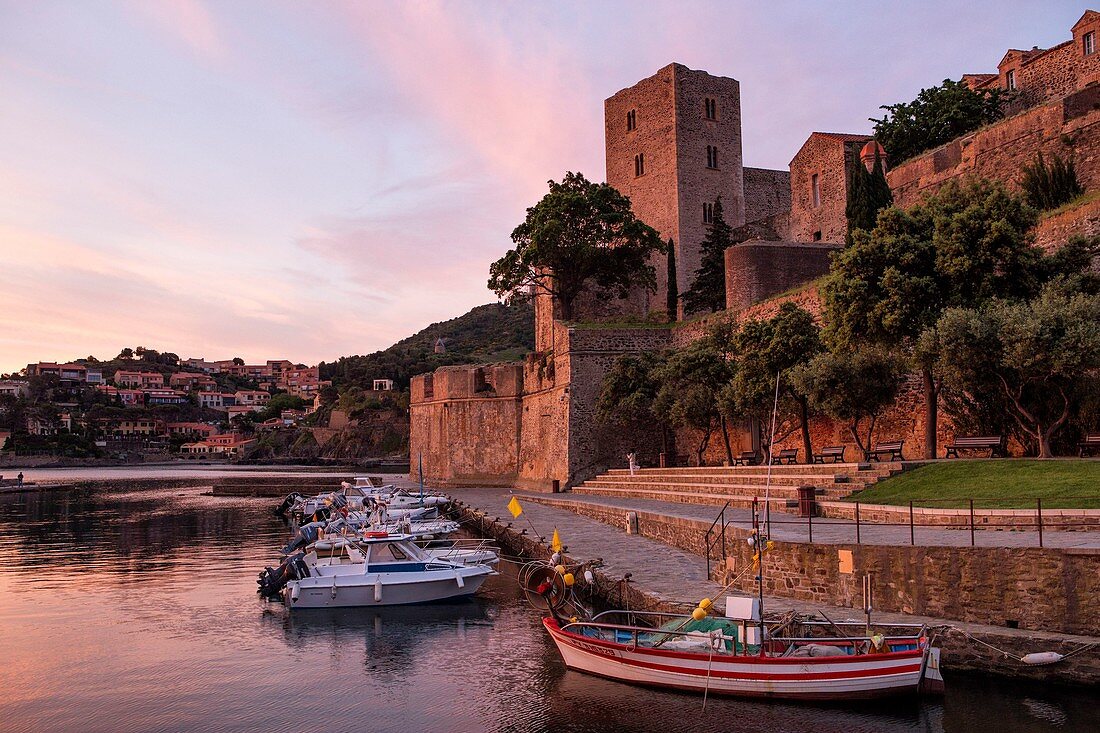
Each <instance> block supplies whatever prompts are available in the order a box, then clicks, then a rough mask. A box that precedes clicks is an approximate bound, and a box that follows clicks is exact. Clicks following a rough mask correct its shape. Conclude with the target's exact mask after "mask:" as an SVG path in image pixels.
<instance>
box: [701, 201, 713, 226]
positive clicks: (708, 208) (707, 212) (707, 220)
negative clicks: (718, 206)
mask: <svg viewBox="0 0 1100 733" xmlns="http://www.w3.org/2000/svg"><path fill="white" fill-rule="evenodd" d="M703 223H704V224H713V223H714V204H712V203H709V202H708V203H704V204H703Z"/></svg>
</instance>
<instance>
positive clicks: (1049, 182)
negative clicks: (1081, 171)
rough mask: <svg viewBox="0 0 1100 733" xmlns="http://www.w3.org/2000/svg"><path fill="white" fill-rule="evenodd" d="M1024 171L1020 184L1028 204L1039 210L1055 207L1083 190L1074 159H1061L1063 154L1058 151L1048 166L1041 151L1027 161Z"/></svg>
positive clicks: (1075, 196)
mask: <svg viewBox="0 0 1100 733" xmlns="http://www.w3.org/2000/svg"><path fill="white" fill-rule="evenodd" d="M1023 172H1024V175H1023V179H1022V180H1021V181H1020V186H1021V187H1022V188H1023V189H1024V193H1025V194H1027V201H1028V203H1029V204H1031V205H1032V206H1034V207H1035V208H1036V209H1039V210H1040V211H1048V210H1050V209H1056V208H1058V207H1059V206H1061V205H1062V204H1064V203H1066V202H1067V201H1071V200H1073V199H1075V198H1077V197H1078V196H1080V195H1081V194H1082V193H1084V188H1082V187H1081V183H1080V182H1079V181H1078V180H1077V171H1076V169H1075V168H1074V166H1073V158H1069V159H1068V160H1062V156H1060V155H1058V154H1055V155H1054V159H1053V160H1052V161H1051V162H1050V165H1047V164H1046V161H1044V160H1043V154H1042V153H1039V154H1038V155H1037V156H1036V157H1035V162H1034V163H1031V164H1027V163H1025V164H1024V166H1023Z"/></svg>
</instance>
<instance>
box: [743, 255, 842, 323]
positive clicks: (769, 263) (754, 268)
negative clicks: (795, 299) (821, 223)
mask: <svg viewBox="0 0 1100 733" xmlns="http://www.w3.org/2000/svg"><path fill="white" fill-rule="evenodd" d="M839 249H840V247H839V246H828V245H826V246H822V245H820V244H806V243H799V242H762V241H750V242H744V243H743V244H735V245H734V246H732V247H730V248H729V249H727V250H726V255H725V257H726V308H730V309H736V310H744V309H746V308H748V307H749V306H752V305H755V304H756V303H759V302H760V301H763V300H766V299H768V298H770V297H772V296H774V295H778V294H780V293H782V292H784V291H787V290H790V289H791V288H795V287H798V286H800V285H804V284H805V283H807V282H810V281H811V280H815V279H816V278H819V277H821V276H822V275H826V274H828V272H829V264H830V261H831V258H832V254H833V253H834V252H836V251H838V250H839Z"/></svg>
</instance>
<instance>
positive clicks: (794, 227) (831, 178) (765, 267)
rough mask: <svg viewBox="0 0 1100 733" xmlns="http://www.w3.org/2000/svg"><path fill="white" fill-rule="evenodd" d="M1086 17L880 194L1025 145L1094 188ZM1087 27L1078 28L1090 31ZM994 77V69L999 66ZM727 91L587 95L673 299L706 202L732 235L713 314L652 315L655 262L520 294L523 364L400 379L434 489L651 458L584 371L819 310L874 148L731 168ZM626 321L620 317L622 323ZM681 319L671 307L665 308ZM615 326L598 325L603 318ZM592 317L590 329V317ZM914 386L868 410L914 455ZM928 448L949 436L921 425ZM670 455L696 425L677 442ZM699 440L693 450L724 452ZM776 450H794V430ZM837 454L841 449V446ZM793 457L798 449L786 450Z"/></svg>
mask: <svg viewBox="0 0 1100 733" xmlns="http://www.w3.org/2000/svg"><path fill="white" fill-rule="evenodd" d="M1098 32H1100V14H1097V13H1095V12H1093V11H1088V12H1086V13H1085V14H1084V15H1083V16H1082V17H1081V19H1080V20H1079V21H1078V22H1077V24H1075V25H1074V27H1073V38H1072V40H1071V41H1067V42H1066V43H1064V44H1060V45H1058V46H1055V47H1054V48H1052V49H1046V50H1041V49H1033V50H1032V51H1030V52H1023V51H1015V50H1010V51H1009V53H1008V54H1006V56H1005V58H1004V59H1003V60H1002V63H1001V64H1000V66H999V73H998V74H996V75H994V74H969V75H966V77H964V79H965V80H966V81H967V83H969V84H970V85H971V86H972V87H975V88H989V87H991V86H997V85H999V86H1001V87H1003V88H1010V87H1013V86H1015V89H1016V91H1018V92H1019V94H1018V95H1017V98H1016V101H1015V102H1014V104H1015V105H1016V107H1015V108H1014V109H1015V110H1016V114H1014V115H1013V116H1012V117H1009V118H1008V119H1005V120H1002V121H1000V122H998V123H996V124H993V125H990V126H988V127H985V128H982V129H980V130H977V131H975V132H973V133H971V134H969V135H966V136H963V137H961V138H958V139H956V140H954V141H952V142H950V143H948V144H947V145H944V146H942V147H940V148H937V149H936V150H932V151H929V152H927V153H925V154H923V155H921V156H918V157H916V158H913V159H912V160H909V161H906V162H904V163H902V164H900V165H898V166H896V167H894V168H893V169H888V171H887V181H888V183H889V184H890V187H891V189H892V190H893V193H894V199H895V203H897V204H898V205H900V206H910V205H912V204H914V203H916V202H917V201H919V200H920V198H921V197H922V196H924V195H926V194H927V193H929V192H932V191H935V190H936V189H937V188H938V187H939V186H941V185H943V184H944V183H945V182H947V181H950V180H955V179H960V178H965V177H967V176H970V175H976V176H984V177H988V178H994V179H999V180H1003V181H1006V182H1007V183H1008V185H1010V186H1016V185H1018V182H1019V179H1020V175H1021V168H1022V166H1023V164H1024V163H1029V162H1031V161H1033V160H1034V159H1035V157H1036V156H1037V155H1038V154H1039V153H1042V154H1043V155H1044V156H1047V157H1050V156H1053V155H1055V154H1058V155H1061V156H1062V157H1063V158H1066V157H1072V158H1073V160H1074V162H1075V165H1076V169H1077V174H1078V177H1079V179H1080V181H1081V183H1082V184H1083V186H1084V187H1085V188H1086V189H1087V190H1090V191H1097V190H1100V189H1098V187H1100V124H1098V123H1100V84H1097V83H1096V82H1098V81H1100V54H1098V53H1097V49H1096V46H1095V42H1096V33H1098ZM1090 34H1092V35H1091V36H1090ZM1010 72H1011V73H1010ZM740 115H741V111H740V85H739V83H738V82H737V81H736V80H735V79H731V78H729V77H716V76H711V75H710V74H707V73H706V72H702V71H694V70H691V69H688V68H687V67H685V66H683V65H681V64H670V65H669V66H666V67H665V68H663V69H661V70H659V71H658V72H657V73H656V74H654V75H653V76H651V77H649V78H647V79H643V80H642V81H640V82H638V83H637V84H636V85H634V86H633V87H630V88H627V89H624V90H621V91H620V92H618V93H616V94H615V95H613V96H612V97H610V98H609V99H608V100H607V101H606V102H605V136H606V146H607V148H606V151H607V180H608V182H609V183H610V184H611V185H613V186H615V187H616V188H617V189H619V190H620V191H622V192H624V193H626V194H627V195H628V196H630V198H631V201H632V204H633V207H634V210H635V213H636V214H637V215H638V217H639V218H640V219H641V220H643V221H645V222H647V223H649V224H650V225H652V226H654V227H655V228H656V229H658V231H659V232H660V233H661V236H662V237H663V238H664V239H665V240H667V239H669V238H671V239H673V240H674V244H675V251H676V259H677V273H678V277H677V279H678V286H679V290H680V292H684V291H685V290H686V289H687V288H688V287H689V285H690V282H691V278H692V276H693V274H694V272H695V270H696V269H697V268H698V263H699V252H700V249H699V247H700V243H701V242H702V241H703V239H704V237H705V236H706V232H707V228H708V226H709V223H710V216H711V215H712V213H713V208H712V207H713V202H714V200H715V199H717V197H718V196H721V197H722V201H723V204H724V208H725V214H726V219H727V221H728V222H729V223H730V224H731V225H733V226H735V227H737V226H740V229H739V230H738V231H737V232H735V234H736V235H737V239H739V240H741V242H742V243H741V244H737V245H735V246H733V247H731V248H730V249H728V250H727V251H726V256H725V263H726V302H727V308H728V310H727V311H725V312H724V313H720V314H714V315H713V316H708V317H706V318H699V319H694V320H689V321H686V322H683V321H681V322H678V323H674V324H666V325H663V326H659V325H654V324H653V323H648V324H646V323H644V321H652V320H653V318H652V316H653V315H654V314H655V313H656V312H659V311H660V312H663V311H664V310H665V291H666V289H667V287H668V281H667V280H668V278H667V273H666V271H665V258H664V257H663V256H661V257H655V258H654V260H653V262H652V264H653V265H654V267H655V269H656V270H657V275H658V278H657V279H658V292H657V293H656V294H649V293H647V292H645V291H644V290H643V289H641V288H639V289H637V290H636V291H635V292H633V293H631V295H630V297H629V298H627V299H625V300H623V301H616V300H614V299H609V298H607V297H604V296H603V295H602V294H600V293H598V292H588V293H584V294H582V296H581V297H580V298H578V299H577V301H576V303H575V304H574V305H575V320H577V321H583V322H585V323H583V324H578V323H564V322H562V321H561V320H560V315H561V314H560V312H558V309H557V307H556V304H555V303H554V302H553V301H552V299H551V298H549V297H548V296H538V297H536V299H535V301H536V302H535V321H536V323H535V340H536V352H535V353H534V354H531V355H529V356H528V357H527V359H525V361H524V362H523V363H517V364H504V365H483V366H476V367H446V368H443V369H439V370H437V371H436V372H435V373H433V374H428V375H421V376H418V377H415V378H414V379H413V382H412V394H411V401H410V410H409V411H410V420H411V438H410V449H411V455H412V459H413V464H414V465H415V464H416V458H417V456H418V455H422V456H423V462H424V468H425V474H426V480H427V481H428V483H430V484H432V485H435V486H461V485H478V486H488V485H506V486H518V487H521V488H526V489H533V490H543V491H547V490H550V489H551V488H552V487H554V485H555V484H557V485H558V486H560V487H561V488H568V487H570V486H572V485H574V484H576V483H579V482H582V481H584V480H586V479H587V478H589V477H591V476H593V475H595V474H596V473H599V472H600V471H602V470H604V469H605V468H607V467H608V466H612V465H620V466H621V465H623V463H624V461H625V454H626V453H627V452H629V451H631V450H635V449H639V453H640V456H639V457H640V458H641V460H642V461H643V462H646V463H653V462H655V461H656V456H655V455H647V454H645V453H644V452H642V451H643V450H647V449H648V450H653V448H652V446H653V445H654V444H655V441H654V440H653V436H652V434H650V435H647V436H640V435H639V436H635V435H630V434H627V433H624V432H623V431H619V430H613V429H608V428H604V427H601V426H600V425H599V423H598V420H597V419H596V403H597V398H598V395H599V390H600V388H601V385H602V381H603V378H604V376H605V375H606V373H607V371H608V370H609V369H610V368H611V366H612V365H613V364H614V363H615V361H616V360H617V359H618V358H619V357H620V356H621V355H624V354H637V353H640V352H644V351H661V350H663V349H666V348H670V347H676V348H680V347H683V346H686V345H687V344H690V343H691V342H692V341H694V340H696V339H698V338H700V337H701V336H702V335H704V334H705V333H706V331H707V328H708V326H709V324H710V323H712V322H713V321H714V320H716V319H721V318H733V319H737V320H740V321H743V320H746V319H748V318H767V317H770V316H772V315H774V313H775V312H776V311H777V310H778V308H779V306H780V304H781V303H783V302H785V301H793V302H795V303H797V304H799V305H800V306H802V307H804V308H806V309H807V310H809V311H810V312H811V313H813V314H815V315H816V316H818V317H819V318H820V314H821V302H820V296H819V293H818V292H817V288H816V287H815V286H814V285H813V281H814V280H815V279H817V278H818V277H820V276H822V275H824V274H826V273H827V272H828V269H829V262H830V257H831V255H832V253H834V252H835V251H837V250H838V249H839V248H840V247H841V246H842V245H843V242H844V239H845V235H846V233H847V219H846V217H845V207H846V203H847V181H848V174H849V173H850V172H851V170H852V168H853V166H856V165H863V166H866V167H868V169H870V166H871V165H872V163H873V160H874V158H875V157H876V155H878V156H880V157H881V156H882V155H888V153H889V151H883V150H882V148H881V146H879V145H878V143H877V142H874V141H873V140H871V138H870V137H869V136H867V135H859V134H846V133H828V132H815V133H812V134H811V135H810V136H809V138H808V139H807V140H806V143H805V144H804V145H803V146H802V147H801V148H800V150H799V151H798V153H797V154H796V155H795V156H794V158H793V159H792V160H791V163H790V166H789V172H788V171H773V170H765V169H754V168H744V167H742V165H741V129H740ZM1095 233H1100V199H1091V200H1089V199H1086V200H1084V201H1083V202H1079V203H1078V204H1077V205H1075V206H1073V207H1071V208H1068V209H1065V210H1059V211H1058V212H1054V213H1052V214H1050V215H1048V216H1045V217H1044V219H1043V220H1042V222H1041V223H1040V225H1039V227H1038V229H1037V232H1036V240H1037V242H1038V243H1040V244H1041V245H1042V246H1044V247H1048V248H1052V247H1057V246H1059V245H1060V244H1061V243H1063V242H1065V241H1066V240H1067V239H1068V238H1069V237H1070V236H1072V235H1074V234H1095ZM624 315H625V316H626V317H627V318H626V319H625V320H630V319H631V318H634V319H635V320H637V321H638V322H639V323H638V325H637V326H636V327H628V326H625V325H623V323H622V321H623V320H624V318H623V316H624ZM681 315H682V314H681ZM615 320H617V321H619V323H618V324H613V323H610V322H608V321H615ZM600 321H603V322H604V323H603V324H602V325H601V323H600ZM923 419H924V410H923V408H922V403H921V385H920V384H919V383H918V382H917V380H915V379H910V380H909V381H908V382H907V383H906V385H904V387H903V389H902V393H901V395H900V396H899V398H898V400H897V402H896V404H895V405H894V406H893V407H892V408H891V409H890V410H889V411H887V413H886V414H885V415H883V416H881V417H880V418H879V421H878V425H877V428H876V434H877V435H878V436H881V437H882V438H883V439H887V438H894V439H898V438H902V439H904V440H905V451H906V455H909V456H913V455H921V454H923V451H924V445H923V443H924V425H923ZM938 420H939V421H938V432H939V441H940V442H941V443H943V442H944V441H946V440H948V439H949V438H950V437H952V431H953V427H952V425H951V423H950V420H949V419H948V417H947V416H946V415H944V414H942V413H941V415H940V416H939V418H938ZM811 431H812V438H813V443H814V445H816V446H821V445H825V444H849V445H850V444H851V442H852V441H851V438H850V436H849V434H848V430H847V427H846V426H845V425H842V424H839V423H836V422H834V421H830V420H827V419H824V418H816V419H815V420H814V421H813V423H812V426H811ZM732 433H733V434H732V435H731V442H732V443H733V444H734V445H733V447H734V450H745V449H750V448H755V447H756V445H757V443H758V441H757V440H756V439H755V438H754V431H753V430H751V429H750V428H749V426H736V427H735V428H734V429H733V431H732ZM677 439H678V443H679V445H677V450H678V452H680V453H683V452H686V450H688V446H690V445H691V443H692V441H694V440H696V439H697V436H693V435H690V434H689V433H684V434H681V435H679V436H677ZM720 444H721V439H720V438H718V439H713V440H712V442H711V448H710V451H709V453H708V456H707V460H708V461H711V462H721V461H722V460H724V459H725V455H724V447H723V446H721V445H720ZM780 446H781V447H792V448H793V447H801V439H800V436H799V435H798V434H797V433H793V434H791V435H790V436H789V437H787V438H786V439H785V440H783V441H781V443H780ZM849 457H850V458H857V456H855V455H854V450H850V452H849ZM804 459H805V457H803V460H804Z"/></svg>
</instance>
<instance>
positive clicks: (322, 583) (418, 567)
mask: <svg viewBox="0 0 1100 733" xmlns="http://www.w3.org/2000/svg"><path fill="white" fill-rule="evenodd" d="M336 545H337V543H333V544H332V546H331V547H329V548H328V550H329V551H328V552H326V551H325V550H326V548H325V547H324V546H323V545H322V543H321V542H318V543H315V544H314V546H313V548H312V549H311V550H310V551H309V552H307V553H305V555H304V556H302V557H300V558H295V560H293V561H292V564H294V565H295V566H296V568H297V570H296V572H295V574H301V569H302V568H304V569H305V570H306V573H307V574H304V575H303V577H298V578H294V579H292V580H290V581H289V582H287V583H286V587H285V588H283V589H282V595H283V600H284V602H285V603H286V605H287V607H288V608H290V609H292V610H293V609H299V608H341V607H348V606H397V605H404V604H410V603H430V602H432V601H440V600H444V599H448V598H460V597H464V596H470V595H473V594H474V593H476V592H477V590H478V589H479V588H480V587H481V584H482V583H484V582H485V580H486V578H488V577H489V576H490V575H495V574H496V571H495V570H493V569H492V568H491V567H489V566H488V565H480V564H470V565H467V564H463V563H460V562H455V561H452V560H445V559H436V558H433V557H432V556H431V555H429V554H428V553H427V552H425V551H424V550H423V549H422V548H420V547H418V546H417V545H416V544H415V543H414V542H413V538H412V537H411V536H409V535H391V534H388V533H386V532H368V533H367V534H366V535H365V536H363V537H362V538H357V539H356V541H355V542H354V543H353V542H347V541H343V542H340V543H339V547H337V546H336Z"/></svg>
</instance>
